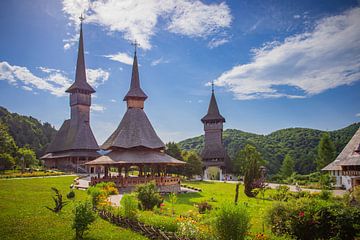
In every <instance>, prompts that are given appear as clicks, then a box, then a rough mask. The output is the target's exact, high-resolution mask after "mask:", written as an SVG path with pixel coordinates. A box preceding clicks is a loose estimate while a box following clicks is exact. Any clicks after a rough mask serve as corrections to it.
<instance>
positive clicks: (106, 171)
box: [104, 165, 109, 178]
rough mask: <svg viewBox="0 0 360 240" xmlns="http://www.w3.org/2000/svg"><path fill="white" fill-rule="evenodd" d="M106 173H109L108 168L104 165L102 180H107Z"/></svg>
mask: <svg viewBox="0 0 360 240" xmlns="http://www.w3.org/2000/svg"><path fill="white" fill-rule="evenodd" d="M108 173H109V168H108V166H106V165H104V178H107V176H108Z"/></svg>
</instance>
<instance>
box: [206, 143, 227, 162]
mask: <svg viewBox="0 0 360 240" xmlns="http://www.w3.org/2000/svg"><path fill="white" fill-rule="evenodd" d="M200 156H201V158H202V159H203V160H206V159H215V158H218V159H225V158H227V157H228V155H227V152H226V149H225V147H224V146H223V145H220V144H207V145H206V146H205V147H204V149H203V150H202V151H201V153H200Z"/></svg>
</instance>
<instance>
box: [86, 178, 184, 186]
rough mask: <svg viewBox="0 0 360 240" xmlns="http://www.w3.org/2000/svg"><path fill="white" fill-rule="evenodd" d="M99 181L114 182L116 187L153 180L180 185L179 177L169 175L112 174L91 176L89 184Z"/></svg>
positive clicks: (158, 182)
mask: <svg viewBox="0 0 360 240" xmlns="http://www.w3.org/2000/svg"><path fill="white" fill-rule="evenodd" d="M101 182H114V183H115V184H116V186H117V187H118V188H126V187H134V186H137V185H140V184H146V183H149V182H155V183H156V185H157V186H171V185H180V178H179V177H170V176H161V177H156V176H149V177H123V176H113V177H102V178H97V177H92V178H91V181H90V186H94V185H96V184H98V183H101Z"/></svg>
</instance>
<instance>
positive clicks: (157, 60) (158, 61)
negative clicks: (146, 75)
mask: <svg viewBox="0 0 360 240" xmlns="http://www.w3.org/2000/svg"><path fill="white" fill-rule="evenodd" d="M161 63H169V60H165V59H163V58H162V57H161V58H158V59H155V60H153V61H152V62H151V66H156V65H159V64H161Z"/></svg>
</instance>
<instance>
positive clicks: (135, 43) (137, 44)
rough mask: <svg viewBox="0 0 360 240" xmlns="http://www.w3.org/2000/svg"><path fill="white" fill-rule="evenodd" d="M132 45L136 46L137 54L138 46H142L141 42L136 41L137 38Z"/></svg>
mask: <svg viewBox="0 0 360 240" xmlns="http://www.w3.org/2000/svg"><path fill="white" fill-rule="evenodd" d="M131 45H133V46H134V48H135V54H136V50H137V47H140V43H138V42H137V41H136V39H135V41H134V42H132V43H131Z"/></svg>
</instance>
